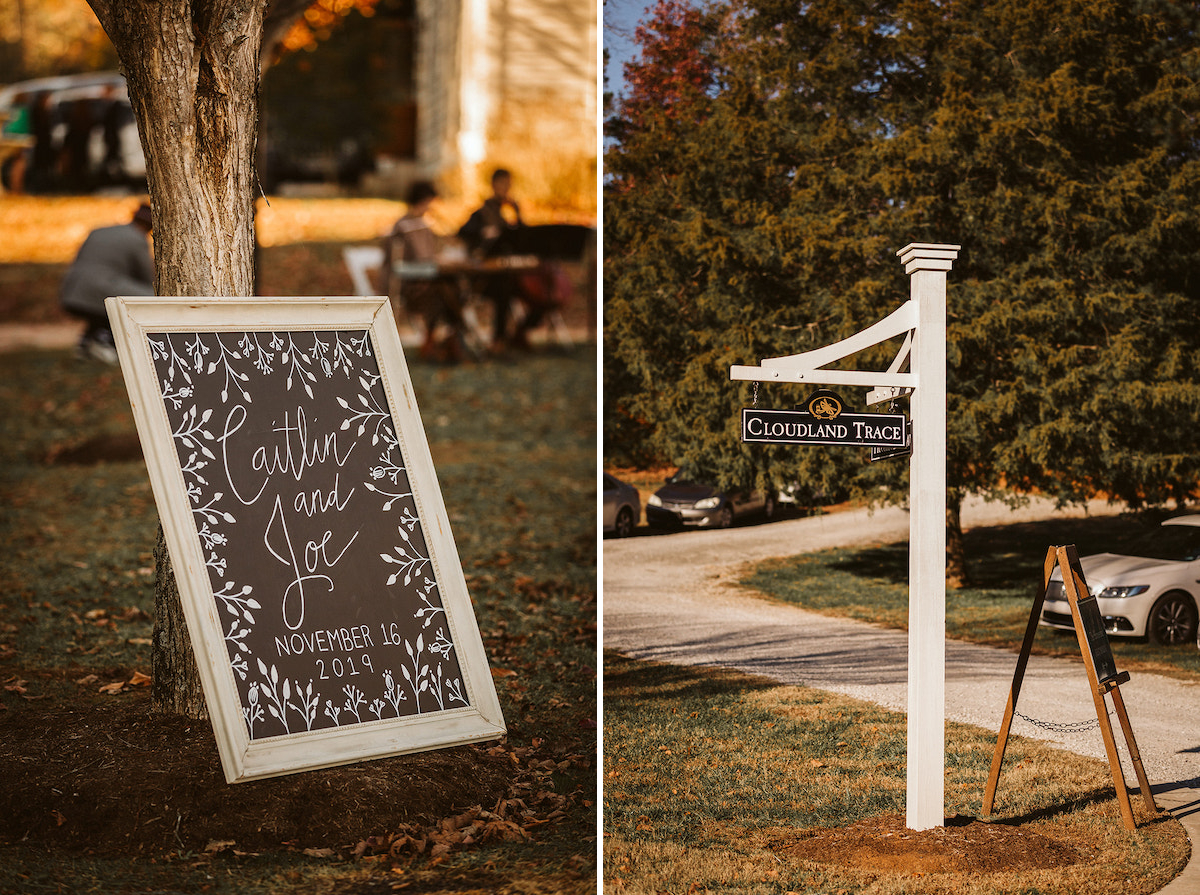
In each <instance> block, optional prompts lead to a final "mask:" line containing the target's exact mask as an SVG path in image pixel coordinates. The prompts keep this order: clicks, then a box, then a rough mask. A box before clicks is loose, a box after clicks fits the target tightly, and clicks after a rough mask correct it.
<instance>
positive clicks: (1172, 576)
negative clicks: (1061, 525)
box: [1041, 515, 1200, 646]
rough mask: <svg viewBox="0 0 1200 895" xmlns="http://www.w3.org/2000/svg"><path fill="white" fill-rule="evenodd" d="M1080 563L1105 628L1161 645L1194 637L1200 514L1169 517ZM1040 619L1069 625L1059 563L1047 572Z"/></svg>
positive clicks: (1069, 627)
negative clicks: (1112, 549)
mask: <svg viewBox="0 0 1200 895" xmlns="http://www.w3.org/2000/svg"><path fill="white" fill-rule="evenodd" d="M1080 565H1081V566H1082V568H1083V575H1084V578H1086V579H1087V584H1088V589H1089V590H1090V591H1091V593H1092V594H1093V595H1095V597H1096V602H1097V604H1098V605H1099V608H1100V614H1101V615H1102V616H1103V617H1104V626H1105V628H1106V629H1107V631H1108V633H1109V634H1113V635H1117V636H1125V637H1148V638H1149V639H1150V640H1151V641H1152V642H1154V643H1157V644H1161V645H1164V646H1173V645H1176V644H1180V643H1190V642H1192V641H1194V640H1196V630H1197V624H1196V622H1197V618H1200V614H1198V612H1197V606H1198V605H1200V603H1198V598H1200V515H1196V516H1176V517H1175V518H1173V519H1167V520H1166V521H1165V522H1163V523H1162V526H1161V527H1160V528H1157V529H1155V530H1153V531H1149V532H1147V533H1146V534H1144V535H1143V536H1142V537H1141V538H1139V539H1138V540H1136V541H1135V542H1133V543H1132V544H1130V545H1129V547H1128V548H1126V550H1125V552H1123V553H1098V554H1095V555H1094V556H1085V557H1083V558H1082V559H1081V560H1080ZM1041 623H1042V624H1043V625H1045V626H1047V627H1050V628H1060V629H1063V630H1073V627H1074V626H1073V625H1072V622H1071V606H1070V604H1069V603H1068V602H1067V598H1066V594H1065V592H1064V589H1063V581H1062V572H1061V570H1059V569H1055V571H1054V573H1053V574H1052V575H1051V577H1050V584H1049V587H1048V588H1047V589H1046V602H1045V605H1044V607H1043V608H1042V617H1041Z"/></svg>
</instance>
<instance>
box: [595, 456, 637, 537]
mask: <svg viewBox="0 0 1200 895" xmlns="http://www.w3.org/2000/svg"><path fill="white" fill-rule="evenodd" d="M641 516H642V501H641V498H640V497H638V491H637V488H635V487H633V485H629V484H626V483H625V482H622V481H621V480H620V479H618V478H617V477H616V476H612V475H609V474H608V473H607V472H606V473H604V530H605V532H612V533H613V534H614V535H616V536H617V537H618V538H627V537H629V535H631V534H633V530H634V528H636V527H637V524H638V520H639V519H640V518H641Z"/></svg>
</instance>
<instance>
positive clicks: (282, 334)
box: [110, 299, 504, 781]
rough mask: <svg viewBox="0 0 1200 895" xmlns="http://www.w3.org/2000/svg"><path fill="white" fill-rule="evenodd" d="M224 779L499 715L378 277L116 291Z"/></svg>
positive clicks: (119, 325)
mask: <svg viewBox="0 0 1200 895" xmlns="http://www.w3.org/2000/svg"><path fill="white" fill-rule="evenodd" d="M110 318H112V319H113V320H114V322H115V324H116V326H115V331H116V332H117V333H118V349H119V351H120V354H121V361H122V367H123V369H124V372H125V376H126V380H127V382H129V384H130V393H131V399H132V400H133V404H134V411H135V416H136V418H137V420H138V429H139V434H140V437H141V439H142V443H143V450H144V452H145V454H146V457H147V462H148V465H149V467H150V472H151V480H152V484H153V486H154V491H155V500H156V502H157V503H158V506H159V512H160V515H161V516H162V518H163V524H164V530H165V533H166V535H167V543H168V547H169V550H170V553H171V558H172V565H173V567H174V569H175V574H176V578H177V580H178V582H179V585H180V592H181V596H182V597H183V599H184V609H185V614H186V616H187V620H188V626H189V630H190V631H191V632H192V640H193V645H194V647H195V648H196V652H197V660H198V661H197V664H198V666H199V667H200V670H201V677H202V680H203V683H204V688H205V695H206V699H207V701H208V703H209V708H210V713H211V714H212V716H213V724H214V731H215V732H216V734H217V740H218V746H219V747H220V752H221V758H222V763H223V765H224V766H225V773H226V777H227V779H229V780H231V781H235V780H243V779H251V778H253V777H261V776H270V775H273V774H279V773H289V772H291V771H296V770H303V769H307V768H315V767H324V766H327V765H330V764H335V763H342V762H345V761H354V760H358V759H361V758H370V757H378V756H382V755H391V754H397V753H401V752H406V751H416V750H419V749H428V748H436V747H438V746H442V745H451V744H457V743H462V742H469V741H473V740H480V739H491V738H495V737H496V736H499V735H500V734H502V733H503V732H504V724H503V718H502V717H501V714H500V710H499V705H498V702H497V700H496V696H495V690H494V687H493V685H492V681H491V676H490V673H489V670H488V667H487V661H486V657H485V656H484V653H483V646H482V640H481V638H480V636H479V632H478V628H477V626H476V623H475V619H474V613H473V610H472V608H471V605H470V598H469V596H468V594H467V590H466V584H465V579H464V576H463V573H462V569H461V566H460V565H459V562H458V558H457V550H456V549H455V547H454V542H453V538H452V536H451V534H450V527H449V522H448V519H447V516H446V512H445V508H444V506H443V505H442V501H441V493H440V490H439V488H438V485H437V479H436V475H435V473H434V470H433V465H432V460H431V458H430V456H429V450H428V445H427V443H426V441H425V437H424V430H423V428H422V426H421V422H420V416H419V414H418V413H417V408H416V403H415V400H414V398H413V395H412V389H411V382H410V381H409V378H408V371H407V367H406V366H405V364H404V359H403V353H402V351H401V349H400V345H399V340H398V338H397V337H396V334H395V326H394V323H393V322H392V318H391V315H390V311H389V310H388V306H387V304H386V302H385V301H384V300H381V299H271V300H266V299H259V300H253V299H237V300H235V299H203V300H200V299H195V300H180V299H174V300H172V299H118V300H115V301H112V304H111V305H110Z"/></svg>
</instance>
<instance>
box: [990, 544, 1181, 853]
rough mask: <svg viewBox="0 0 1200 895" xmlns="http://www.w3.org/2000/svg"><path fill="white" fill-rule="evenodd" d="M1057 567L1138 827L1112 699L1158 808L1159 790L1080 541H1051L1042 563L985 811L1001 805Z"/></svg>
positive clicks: (1099, 716)
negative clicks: (999, 794) (1015, 726)
mask: <svg viewBox="0 0 1200 895" xmlns="http://www.w3.org/2000/svg"><path fill="white" fill-rule="evenodd" d="M1055 567H1057V568H1058V570H1059V573H1060V574H1061V576H1062V579H1063V590H1064V592H1065V594H1066V597H1067V602H1068V603H1069V604H1070V605H1071V617H1072V619H1073V621H1074V627H1075V636H1076V639H1077V640H1078V642H1079V649H1080V653H1081V654H1082V657H1083V665H1084V668H1085V670H1086V673H1087V678H1088V684H1089V687H1090V689H1091V691H1092V700H1093V703H1094V705H1095V709H1096V721H1097V724H1098V725H1099V727H1100V733H1101V736H1102V737H1103V739H1104V748H1105V753H1106V755H1107V756H1108V764H1109V770H1110V771H1111V773H1112V778H1113V785H1114V788H1115V789H1116V794H1117V803H1118V805H1119V806H1120V809H1121V818H1122V821H1123V822H1124V824H1125V827H1126V828H1127V829H1130V830H1133V829H1136V828H1137V822H1136V820H1135V818H1134V813H1133V805H1132V803H1131V802H1130V799H1129V790H1128V788H1127V787H1126V785H1125V775H1124V772H1123V771H1122V769H1121V761H1120V756H1119V755H1118V753H1117V744H1116V738H1115V737H1114V735H1113V730H1112V723H1111V721H1110V720H1109V715H1108V709H1107V706H1106V703H1105V700H1106V699H1111V700H1112V703H1113V712H1114V714H1115V715H1116V717H1117V721H1118V722H1119V723H1120V725H1121V732H1122V733H1123V734H1124V736H1125V745H1126V748H1127V749H1128V751H1129V760H1130V763H1131V764H1132V765H1133V769H1134V773H1135V774H1136V775H1137V780H1138V785H1139V787H1140V788H1141V793H1142V800H1143V802H1144V803H1145V806H1146V809H1147V810H1148V811H1150V812H1157V811H1158V806H1157V805H1156V804H1155V801H1154V796H1153V794H1152V793H1151V790H1150V781H1149V780H1148V779H1147V777H1146V769H1145V767H1144V766H1143V764H1142V759H1141V755H1140V753H1139V752H1138V747H1137V741H1136V739H1135V738H1134V735H1133V727H1132V725H1130V723H1129V714H1128V712H1127V711H1126V710H1125V700H1124V698H1123V697H1122V696H1121V684H1123V683H1126V682H1127V681H1128V680H1129V673H1128V672H1123V671H1122V672H1118V671H1117V666H1116V660H1115V659H1114V658H1113V653H1112V645H1111V644H1110V643H1109V641H1108V633H1107V632H1106V631H1105V629H1104V619H1103V618H1102V617H1101V615H1100V608H1099V606H1098V604H1097V602H1096V598H1095V597H1094V596H1092V595H1091V593H1090V591H1089V590H1088V585H1087V580H1086V579H1085V578H1084V574H1083V567H1082V565H1081V564H1080V561H1079V554H1078V551H1076V549H1075V547H1074V545H1068V546H1061V547H1050V548H1049V549H1048V550H1047V551H1046V558H1045V561H1044V562H1043V564H1042V583H1041V587H1040V588H1039V589H1038V592H1037V597H1036V598H1035V599H1034V601H1033V607H1032V610H1031V611H1030V613H1029V622H1028V624H1027V625H1026V627H1025V639H1024V640H1023V641H1022V643H1021V650H1020V652H1019V653H1018V654H1017V665H1016V669H1015V671H1014V672H1013V681H1012V687H1011V689H1010V690H1009V694H1008V703H1007V705H1006V706H1005V709H1004V717H1003V719H1002V720H1001V722H1000V732H999V735H998V736H997V738H996V748H995V751H994V752H993V753H992V767H991V771H990V772H989V774H988V781H987V786H986V787H985V789H984V794H983V814H985V815H988V814H991V813H992V808H993V807H994V805H995V800H996V790H997V787H998V785H999V782H1000V770H1001V767H1002V765H1003V763H1004V753H1005V751H1006V749H1007V747H1008V738H1009V732H1010V730H1011V729H1012V722H1013V717H1014V716H1015V715H1016V707H1017V700H1018V699H1019V697H1020V695H1021V686H1022V683H1023V681H1024V678H1025V669H1026V667H1027V666H1028V663H1029V657H1030V654H1031V651H1032V648H1033V640H1034V636H1035V635H1036V633H1037V628H1038V621H1039V619H1040V618H1041V614H1042V606H1043V605H1044V603H1045V600H1046V591H1047V589H1048V588H1049V586H1050V582H1051V576H1052V575H1053V573H1054V570H1055Z"/></svg>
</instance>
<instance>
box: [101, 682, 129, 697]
mask: <svg viewBox="0 0 1200 895" xmlns="http://www.w3.org/2000/svg"><path fill="white" fill-rule="evenodd" d="M124 689H125V682H124V681H113V682H112V683H111V684H105V685H104V686H103V687H101V688H100V690H99V691H98V692H100V693H110V694H111V693H120V692H121V691H122V690H124Z"/></svg>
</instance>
